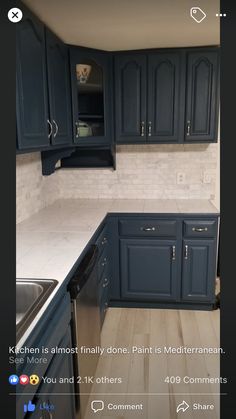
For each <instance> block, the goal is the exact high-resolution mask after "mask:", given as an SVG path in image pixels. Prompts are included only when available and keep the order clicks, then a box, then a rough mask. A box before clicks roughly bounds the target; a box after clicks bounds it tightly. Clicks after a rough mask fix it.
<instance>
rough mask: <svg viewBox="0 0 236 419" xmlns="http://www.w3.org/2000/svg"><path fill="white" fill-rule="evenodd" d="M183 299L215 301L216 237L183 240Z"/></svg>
mask: <svg viewBox="0 0 236 419" xmlns="http://www.w3.org/2000/svg"><path fill="white" fill-rule="evenodd" d="M182 265H183V276H182V299H183V301H197V302H212V303H213V302H214V299H215V276H216V242H215V240H214V239H192V240H190V239H185V240H184V241H183V262H182Z"/></svg>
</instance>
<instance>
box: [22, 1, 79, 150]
mask: <svg viewBox="0 0 236 419" xmlns="http://www.w3.org/2000/svg"><path fill="white" fill-rule="evenodd" d="M22 10H23V19H22V21H21V22H19V23H18V24H17V25H16V119H17V141H18V143H17V149H18V151H36V150H47V149H49V150H50V149H52V148H55V147H58V146H63V145H65V146H67V145H70V144H71V143H72V120H71V90H70V78H69V57H68V49H67V46H66V45H64V44H63V43H62V42H61V41H60V40H59V39H58V38H57V37H56V36H55V35H54V34H53V33H52V32H50V31H49V30H48V29H46V28H45V26H44V25H43V23H41V22H40V21H39V20H38V19H37V18H36V17H35V16H34V15H33V14H32V13H31V12H30V11H29V10H28V9H26V8H25V7H24V6H23V7H22Z"/></svg>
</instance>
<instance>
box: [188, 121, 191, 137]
mask: <svg viewBox="0 0 236 419" xmlns="http://www.w3.org/2000/svg"><path fill="white" fill-rule="evenodd" d="M190 129H191V122H190V121H187V135H188V136H189V135H190Z"/></svg>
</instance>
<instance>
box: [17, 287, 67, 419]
mask: <svg viewBox="0 0 236 419" xmlns="http://www.w3.org/2000/svg"><path fill="white" fill-rule="evenodd" d="M70 322H71V301H70V295H69V293H65V294H64V295H63V296H61V298H60V299H58V301H57V302H55V303H54V304H52V307H48V311H47V312H45V314H44V315H43V317H42V319H41V321H40V322H39V324H38V325H37V326H36V328H35V329H34V331H33V332H32V333H31V334H30V336H29V337H28V339H27V341H26V342H25V344H24V347H25V348H30V349H31V351H33V352H32V354H33V353H34V351H35V355H32V356H30V358H31V359H30V360H29V359H28V357H29V355H28V351H27V350H25V351H24V352H25V353H24V354H22V355H20V357H21V358H22V359H23V361H24V362H23V363H19V364H18V365H17V368H16V373H17V375H18V376H20V375H21V374H26V375H28V376H29V377H30V376H31V375H37V376H38V377H39V379H40V380H39V383H37V384H35V385H30V384H27V385H24V386H22V385H21V384H20V383H19V384H17V386H16V393H17V396H16V419H26V418H27V419H28V417H30V418H31V417H32V418H34V419H49V418H50V419H52V418H55V419H64V418H67V417H68V418H69V419H75V407H74V406H75V400H74V395H73V393H74V385H73V383H71V381H72V380H71V381H69V380H65V382H60V378H62V379H63V378H68V379H69V378H71V377H73V375H74V372H73V358H72V354H71V353H69V354H67V353H60V352H63V351H64V349H62V351H61V350H60V348H71V347H72V343H71V327H70ZM43 348H44V349H45V348H47V351H45V350H44V349H43ZM55 348H56V349H58V350H56V351H55ZM64 352H65V351H64ZM18 356H19V355H18ZM41 360H45V362H41ZM46 377H48V378H49V379H50V382H45V381H44V380H43V378H46ZM59 393H60V395H58V394H59ZM64 394H65V395H64ZM32 405H33V406H32ZM52 405H53V406H54V409H52V410H48V407H49V406H52Z"/></svg>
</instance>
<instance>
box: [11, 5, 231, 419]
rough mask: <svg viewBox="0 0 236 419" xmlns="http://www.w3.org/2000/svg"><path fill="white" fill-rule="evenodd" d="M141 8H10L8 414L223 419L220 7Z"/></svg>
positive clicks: (61, 418) (23, 417)
mask: <svg viewBox="0 0 236 419" xmlns="http://www.w3.org/2000/svg"><path fill="white" fill-rule="evenodd" d="M214 1H215V0H212V2H214ZM136 3H137V4H135V5H134V2H129V1H128V2H127V1H125V0H120V1H119V2H115V3H114V2H113V3H112V2H107V1H105V0H100V1H99V2H95V0H91V1H89V2H77V1H74V0H72V1H70V2H66V1H60V2H56V0H50V2H44V1H42V2H39V1H36V0H24V1H23V2H21V4H22V12H23V15H22V19H21V20H20V21H19V22H18V23H17V25H15V30H16V133H17V135H16V154H17V156H16V342H13V343H12V348H13V349H12V351H13V353H12V354H11V363H12V365H11V366H13V367H15V375H14V377H13V378H11V377H10V378H9V386H10V390H11V392H12V393H16V394H15V396H16V418H17V419H29V418H34V419H65V418H67V419H93V418H94V417H97V418H99V419H112V418H114V419H133V418H135V419H136V418H140V419H174V418H177V416H178V417H179V415H180V416H181V414H182V413H185V411H186V412H187V413H186V414H187V416H186V417H188V419H200V416H201V418H203V419H220V403H219V401H220V397H219V394H220V392H222V389H221V388H220V385H221V384H222V383H224V380H225V378H224V377H220V355H221V354H222V348H221V347H220V324H219V317H220V302H221V300H220V289H221V283H220V266H219V239H220V234H221V233H220V226H221V220H220V210H219V202H220V187H219V185H220V182H219V180H220V179H219V177H220V176H219V174H220V140H221V138H220V129H219V105H220V102H219V92H220V31H219V19H216V13H218V12H219V10H217V11H215V9H214V8H213V7H212V6H211V7H210V6H209V10H206V13H205V14H206V17H205V18H204V19H205V20H204V19H203V20H202V23H201V22H200V23H201V24H198V23H197V20H196V19H197V15H196V16H195V14H193V13H194V10H195V11H196V13H197V12H199V7H197V6H196V7H191V8H190V7H188V8H187V11H186V5H185V6H183V4H182V3H184V2H173V1H171V0H166V1H165V2H163V1H160V0H157V1H155V2H151V1H149V0H146V1H145V2H144V1H140V2H136ZM175 3H176V4H175ZM177 3H178V4H177ZM185 3H186V2H185ZM204 7H205V6H204ZM167 12H168V13H167ZM215 12H216V13H215ZM191 15H192V16H191ZM206 25H210V26H209V27H211V31H210V30H209V31H208V32H207V31H206V30H205V28H206ZM14 257H15V255H14ZM223 282H224V281H223ZM224 283H225V282H224ZM223 285H224V284H223ZM13 305H14V302H13ZM15 345H16V346H15ZM14 348H15V351H14ZM11 380H12V381H11ZM221 380H222V381H221ZM12 386H15V387H12ZM12 390H13V391H12Z"/></svg>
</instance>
